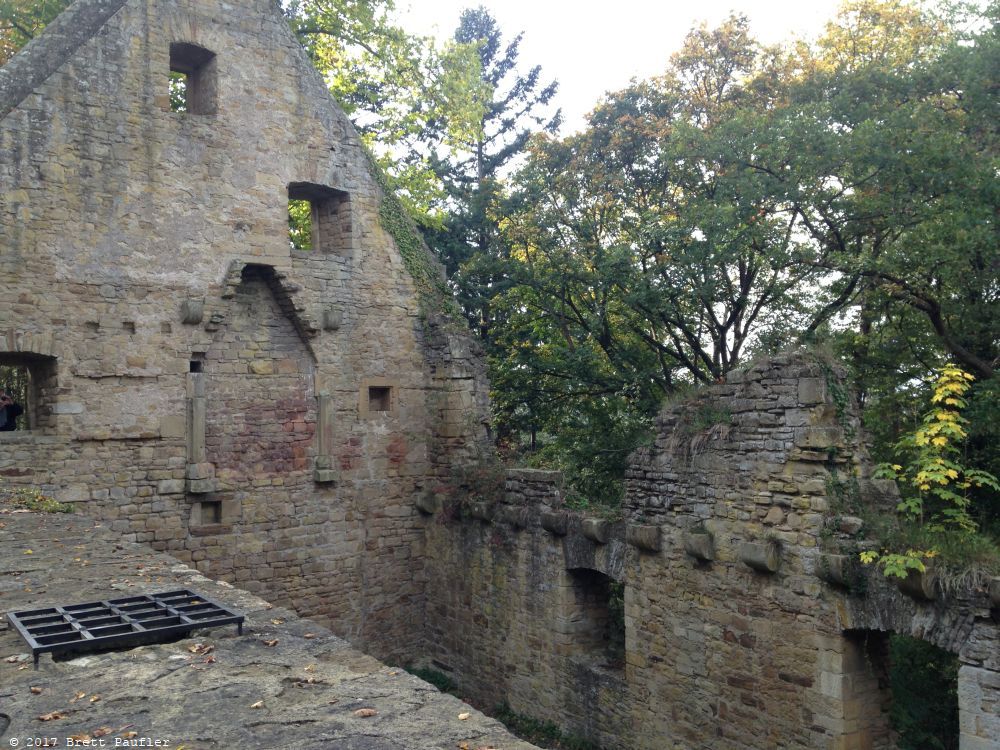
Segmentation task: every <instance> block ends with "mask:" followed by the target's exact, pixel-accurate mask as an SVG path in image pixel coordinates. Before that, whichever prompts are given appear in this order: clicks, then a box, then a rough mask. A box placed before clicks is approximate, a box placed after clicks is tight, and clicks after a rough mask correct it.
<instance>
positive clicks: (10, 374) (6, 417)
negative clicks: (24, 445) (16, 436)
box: [0, 353, 56, 434]
mask: <svg viewBox="0 0 1000 750" xmlns="http://www.w3.org/2000/svg"><path fill="white" fill-rule="evenodd" d="M55 392H56V379H55V359H54V358H53V357H46V356H42V355H36V354H21V353H10V354H0V434H4V433H11V432H26V431H30V430H37V429H40V428H41V427H44V426H45V424H44V422H45V418H46V416H47V412H46V411H45V410H43V409H42V408H41V407H42V406H43V405H44V404H47V403H50V402H51V401H52V400H53V398H54V397H55Z"/></svg>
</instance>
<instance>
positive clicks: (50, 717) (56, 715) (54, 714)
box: [38, 711, 66, 721]
mask: <svg viewBox="0 0 1000 750" xmlns="http://www.w3.org/2000/svg"><path fill="white" fill-rule="evenodd" d="M65 715H66V714H64V713H61V712H59V711H51V712H49V713H47V714H42V715H41V716H39V717H38V720H39V721H55V720H56V719H61V718H63V717H64V716H65Z"/></svg>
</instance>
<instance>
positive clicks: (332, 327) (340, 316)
mask: <svg viewBox="0 0 1000 750" xmlns="http://www.w3.org/2000/svg"><path fill="white" fill-rule="evenodd" d="M343 323H344V313H342V312H341V311H340V310H336V309H334V308H332V307H328V308H326V309H325V310H324V311H323V330H324V331H337V330H340V326H341V325H343Z"/></svg>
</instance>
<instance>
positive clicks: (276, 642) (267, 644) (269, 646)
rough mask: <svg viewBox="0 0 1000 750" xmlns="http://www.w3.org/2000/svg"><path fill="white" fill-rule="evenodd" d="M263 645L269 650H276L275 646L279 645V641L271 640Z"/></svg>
mask: <svg viewBox="0 0 1000 750" xmlns="http://www.w3.org/2000/svg"><path fill="white" fill-rule="evenodd" d="M261 643H263V644H264V645H265V646H267V647H268V648H274V647H275V646H277V645H278V639H277V638H275V639H274V640H270V641H261Z"/></svg>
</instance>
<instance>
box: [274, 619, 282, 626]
mask: <svg viewBox="0 0 1000 750" xmlns="http://www.w3.org/2000/svg"><path fill="white" fill-rule="evenodd" d="M284 622H285V621H284V620H282V619H276V620H271V624H272V625H281V624H282V623H284Z"/></svg>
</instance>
